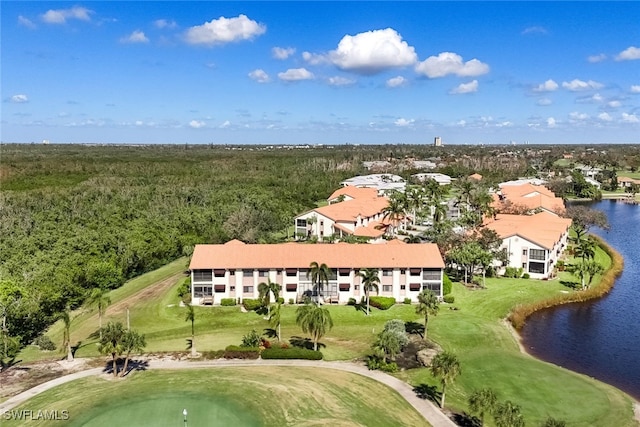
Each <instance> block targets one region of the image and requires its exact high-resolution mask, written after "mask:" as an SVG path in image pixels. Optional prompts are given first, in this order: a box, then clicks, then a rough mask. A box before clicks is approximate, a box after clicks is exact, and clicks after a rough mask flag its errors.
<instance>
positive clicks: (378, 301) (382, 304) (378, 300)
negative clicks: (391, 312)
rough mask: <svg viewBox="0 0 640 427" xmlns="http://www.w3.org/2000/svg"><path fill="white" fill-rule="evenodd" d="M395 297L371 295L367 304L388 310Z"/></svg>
mask: <svg viewBox="0 0 640 427" xmlns="http://www.w3.org/2000/svg"><path fill="white" fill-rule="evenodd" d="M395 303H396V299H395V298H393V297H381V296H373V297H369V304H370V305H371V306H372V307H375V308H378V309H380V310H388V309H390V308H391V307H393V306H394V304H395Z"/></svg>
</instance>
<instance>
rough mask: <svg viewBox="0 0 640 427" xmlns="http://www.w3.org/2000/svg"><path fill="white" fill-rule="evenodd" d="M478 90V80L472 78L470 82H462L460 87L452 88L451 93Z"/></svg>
mask: <svg viewBox="0 0 640 427" xmlns="http://www.w3.org/2000/svg"><path fill="white" fill-rule="evenodd" d="M477 91H478V81H477V80H472V81H470V82H469V83H460V84H459V85H458V87H456V88H455V89H452V90H451V91H450V92H449V93H451V94H462V93H473V92H477Z"/></svg>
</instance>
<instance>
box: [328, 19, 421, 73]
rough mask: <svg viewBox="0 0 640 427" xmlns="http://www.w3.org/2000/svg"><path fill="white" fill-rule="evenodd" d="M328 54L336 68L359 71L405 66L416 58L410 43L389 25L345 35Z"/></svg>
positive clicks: (414, 61) (374, 70)
mask: <svg viewBox="0 0 640 427" xmlns="http://www.w3.org/2000/svg"><path fill="white" fill-rule="evenodd" d="M328 57H329V59H330V60H331V62H332V63H333V64H334V65H336V66H337V67H338V68H340V69H343V70H348V71H353V72H355V73H360V74H375V73H378V72H381V71H384V70H387V69H390V68H395V67H405V66H408V65H413V64H415V63H416V61H417V60H418V55H417V54H416V52H415V49H414V48H413V46H409V44H408V43H407V42H406V41H404V40H402V36H401V35H400V34H398V33H397V32H396V31H395V30H394V29H392V28H387V29H384V30H374V31H367V32H364V33H360V34H356V35H355V36H351V35H346V36H344V37H343V38H342V40H340V43H338V47H337V49H336V50H333V51H331V52H329V54H328Z"/></svg>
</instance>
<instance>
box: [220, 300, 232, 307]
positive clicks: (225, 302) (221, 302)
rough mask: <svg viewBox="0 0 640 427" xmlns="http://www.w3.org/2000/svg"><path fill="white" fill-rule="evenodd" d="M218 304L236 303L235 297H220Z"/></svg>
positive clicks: (227, 305)
mask: <svg viewBox="0 0 640 427" xmlns="http://www.w3.org/2000/svg"><path fill="white" fill-rule="evenodd" d="M220 305H221V306H223V307H230V306H232V305H236V299H235V298H222V299H221V300H220Z"/></svg>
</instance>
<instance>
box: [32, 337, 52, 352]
mask: <svg viewBox="0 0 640 427" xmlns="http://www.w3.org/2000/svg"><path fill="white" fill-rule="evenodd" d="M33 345H37V346H38V347H39V348H40V350H45V351H53V350H55V349H56V345H55V344H54V343H53V341H51V338H49V337H48V336H46V335H40V336H39V337H38V338H36V339H35V340H34V341H33Z"/></svg>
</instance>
